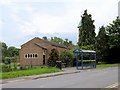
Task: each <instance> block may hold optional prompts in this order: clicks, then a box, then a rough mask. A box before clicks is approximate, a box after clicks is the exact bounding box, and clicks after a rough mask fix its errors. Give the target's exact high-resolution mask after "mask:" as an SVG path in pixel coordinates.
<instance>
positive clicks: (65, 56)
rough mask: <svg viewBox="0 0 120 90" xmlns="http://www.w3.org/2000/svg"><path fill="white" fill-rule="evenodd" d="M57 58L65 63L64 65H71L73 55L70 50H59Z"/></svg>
mask: <svg viewBox="0 0 120 90" xmlns="http://www.w3.org/2000/svg"><path fill="white" fill-rule="evenodd" d="M59 59H60V60H61V61H62V62H63V63H66V66H73V60H74V58H73V55H72V53H71V52H70V51H68V50H64V51H62V52H61V54H60V56H59Z"/></svg>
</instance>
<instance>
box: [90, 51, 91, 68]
mask: <svg viewBox="0 0 120 90" xmlns="http://www.w3.org/2000/svg"><path fill="white" fill-rule="evenodd" d="M90 68H91V53H90Z"/></svg>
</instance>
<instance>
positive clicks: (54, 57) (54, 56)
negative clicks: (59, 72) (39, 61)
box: [48, 49, 59, 67]
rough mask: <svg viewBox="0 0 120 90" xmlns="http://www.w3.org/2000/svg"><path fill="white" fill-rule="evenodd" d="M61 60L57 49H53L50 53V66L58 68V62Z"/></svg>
mask: <svg viewBox="0 0 120 90" xmlns="http://www.w3.org/2000/svg"><path fill="white" fill-rule="evenodd" d="M57 60H59V54H58V51H57V50H56V49H52V50H51V52H50V53H49V58H48V65H49V66H51V67H54V66H56V61H57Z"/></svg>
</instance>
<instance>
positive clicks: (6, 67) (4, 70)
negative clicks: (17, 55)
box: [2, 65, 12, 72]
mask: <svg viewBox="0 0 120 90" xmlns="http://www.w3.org/2000/svg"><path fill="white" fill-rule="evenodd" d="M9 71H12V69H11V67H10V66H8V65H5V66H2V72H9Z"/></svg>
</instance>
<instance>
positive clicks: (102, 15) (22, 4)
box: [0, 0, 120, 47]
mask: <svg viewBox="0 0 120 90" xmlns="http://www.w3.org/2000/svg"><path fill="white" fill-rule="evenodd" d="M118 1H120V0H1V1H0V41H2V42H5V43H6V44H7V45H8V46H15V47H20V46H21V45H22V44H24V43H25V42H27V41H29V40H31V39H32V38H34V37H40V38H42V37H43V36H47V37H48V38H50V37H54V36H57V37H60V38H62V39H65V38H68V39H69V40H71V41H72V42H73V43H74V44H76V43H77V41H78V28H77V26H78V24H79V22H80V20H81V15H82V14H83V12H84V10H85V9H87V11H88V14H91V15H92V19H93V20H95V22H94V25H95V27H96V28H95V32H96V34H97V33H98V31H99V27H101V26H102V25H104V26H107V25H108V24H109V23H112V21H113V20H115V19H116V17H117V16H118Z"/></svg>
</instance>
